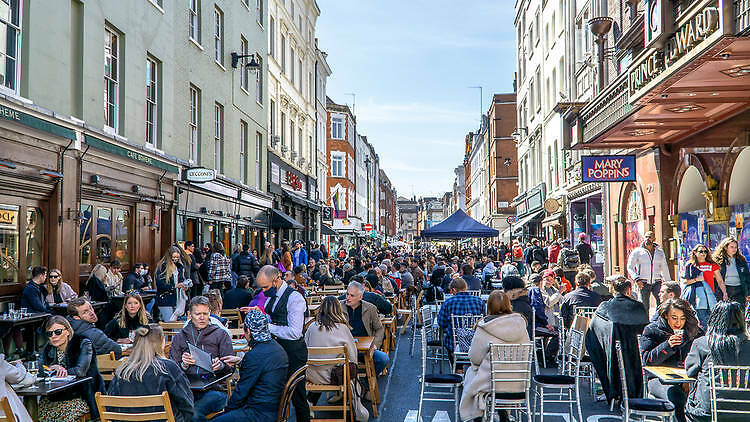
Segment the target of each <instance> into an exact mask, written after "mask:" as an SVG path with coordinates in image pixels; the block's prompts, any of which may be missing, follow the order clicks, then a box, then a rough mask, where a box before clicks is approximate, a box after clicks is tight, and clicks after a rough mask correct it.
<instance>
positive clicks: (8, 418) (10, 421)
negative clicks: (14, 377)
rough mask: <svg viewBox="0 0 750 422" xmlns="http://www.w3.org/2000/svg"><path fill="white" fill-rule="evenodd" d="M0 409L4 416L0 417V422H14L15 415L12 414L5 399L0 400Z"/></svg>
mask: <svg viewBox="0 0 750 422" xmlns="http://www.w3.org/2000/svg"><path fill="white" fill-rule="evenodd" d="M0 408H2V409H3V413H4V415H0V422H16V415H14V414H13V409H11V408H10V402H9V401H8V398H7V397H3V398H2V400H0Z"/></svg>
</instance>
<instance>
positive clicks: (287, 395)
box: [276, 365, 307, 422]
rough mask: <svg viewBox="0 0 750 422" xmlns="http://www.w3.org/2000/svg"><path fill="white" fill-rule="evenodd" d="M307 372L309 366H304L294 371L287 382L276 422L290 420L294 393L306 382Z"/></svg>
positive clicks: (282, 393)
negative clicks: (290, 408)
mask: <svg viewBox="0 0 750 422" xmlns="http://www.w3.org/2000/svg"><path fill="white" fill-rule="evenodd" d="M306 371H307V365H303V366H302V367H301V368H299V369H298V370H296V371H294V373H293V374H292V376H290V377H289V379H288V380H287V382H286V385H285V386H284V391H282V392H281V401H280V402H279V411H278V412H277V414H276V422H284V421H286V420H287V419H289V403H290V402H291V401H292V392H293V391H294V389H295V388H297V385H298V384H299V383H300V382H302V381H304V380H305V377H306V375H305V372H306Z"/></svg>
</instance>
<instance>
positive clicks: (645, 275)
mask: <svg viewBox="0 0 750 422" xmlns="http://www.w3.org/2000/svg"><path fill="white" fill-rule="evenodd" d="M628 275H629V276H630V278H632V279H633V280H637V279H643V280H645V282H646V283H649V284H650V283H653V282H654V281H656V280H662V281H671V280H672V278H671V276H670V275H669V266H668V265H667V257H666V255H664V251H663V250H661V248H659V247H658V246H655V247H654V255H653V257H652V256H651V252H649V251H648V249H646V248H645V247H643V246H639V247H637V248H635V249H633V251H632V252H630V256H629V257H628Z"/></svg>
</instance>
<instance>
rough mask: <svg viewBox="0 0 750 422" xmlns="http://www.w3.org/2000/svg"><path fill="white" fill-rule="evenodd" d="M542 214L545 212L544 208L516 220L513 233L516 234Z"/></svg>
mask: <svg viewBox="0 0 750 422" xmlns="http://www.w3.org/2000/svg"><path fill="white" fill-rule="evenodd" d="M542 214H544V210H542V211H539V212H537V213H532V214H529V215H527V216H526V217H523V218H521V219H520V220H518V221H516V222H515V224H513V233H514V234H515V233H518V232H520V231H521V230H523V227H524V226H525V225H527V224H529V222H531V220H535V219H538V218H539V217H541V216H542Z"/></svg>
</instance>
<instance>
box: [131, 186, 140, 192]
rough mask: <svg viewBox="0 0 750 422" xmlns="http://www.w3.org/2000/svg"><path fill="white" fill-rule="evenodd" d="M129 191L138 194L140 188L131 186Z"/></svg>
mask: <svg viewBox="0 0 750 422" xmlns="http://www.w3.org/2000/svg"><path fill="white" fill-rule="evenodd" d="M130 190H131V191H133V193H138V192H140V191H141V187H140V186H138V185H133V186H132V187H131V188H130Z"/></svg>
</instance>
